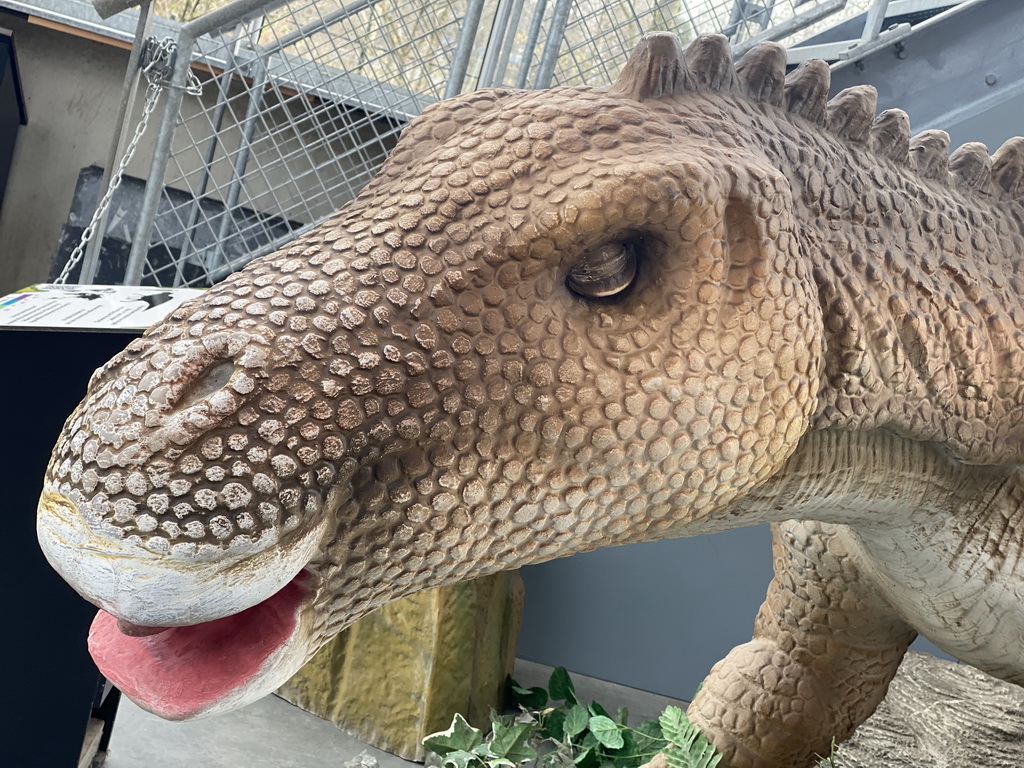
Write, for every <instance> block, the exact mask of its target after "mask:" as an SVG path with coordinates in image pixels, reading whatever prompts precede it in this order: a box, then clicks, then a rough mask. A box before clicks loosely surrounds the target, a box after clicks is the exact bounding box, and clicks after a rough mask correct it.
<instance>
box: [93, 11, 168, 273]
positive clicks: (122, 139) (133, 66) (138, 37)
mask: <svg viewBox="0 0 1024 768" xmlns="http://www.w3.org/2000/svg"><path fill="white" fill-rule="evenodd" d="M152 5H153V4H152V2H150V0H145V2H143V3H142V5H141V6H140V7H139V20H138V22H137V23H136V25H135V40H134V41H133V42H132V50H131V53H129V54H128V68H127V69H125V72H124V85H122V86H121V104H120V106H118V108H117V118H115V121H114V124H115V125H117V126H118V130H117V135H116V136H115V137H114V140H113V141H112V142H111V144H110V152H109V153H108V154H107V163H106V165H104V166H103V174H102V175H101V176H100V187H99V197H97V198H96V199H97V202H99V200H101V199H102V198H103V192H104V190H106V188H107V184H108V183H109V182H110V177H111V176H112V175H113V173H114V168H116V167H117V164H118V163H120V162H121V156H122V155H123V154H124V148H125V145H126V144H127V135H128V132H127V131H125V123H126V121H127V120H128V116H129V115H131V114H132V112H133V111H134V109H135V95H136V93H137V92H138V88H139V80H140V79H141V78H140V76H141V70H140V68H139V57H140V56H141V55H142V46H143V43H145V41H146V38H147V37H149V33H150V30H151V29H152V27H153V14H152V13H150V10H151V9H152ZM108 216H109V210H108V211H106V212H104V213H103V215H102V216H101V217H100V220H99V221H98V222H96V229H95V230H94V231H93V236H92V239H91V240H90V241H89V243H88V244H87V245H86V249H85V259H83V261H82V271H81V272H79V274H78V282H79V284H89V283H92V282H93V281H94V280H95V279H96V273H97V272H98V271H99V261H100V250H101V249H102V247H103V238H104V236H105V235H106V233H107V217H108Z"/></svg>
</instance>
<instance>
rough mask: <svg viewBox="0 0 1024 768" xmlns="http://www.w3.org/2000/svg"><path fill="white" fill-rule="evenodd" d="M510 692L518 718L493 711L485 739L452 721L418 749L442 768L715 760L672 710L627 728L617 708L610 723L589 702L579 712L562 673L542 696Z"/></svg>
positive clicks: (678, 767)
mask: <svg viewBox="0 0 1024 768" xmlns="http://www.w3.org/2000/svg"><path fill="white" fill-rule="evenodd" d="M510 692H511V698H512V701H513V702H514V703H515V704H516V705H517V706H518V707H519V713H518V714H515V715H498V714H497V713H495V712H493V711H492V712H491V726H492V732H491V734H490V735H489V736H488V737H487V738H484V736H483V734H482V733H481V732H480V731H479V730H478V729H476V728H473V727H472V726H470V725H469V723H467V722H466V721H465V720H464V719H463V718H462V716H461V715H456V716H455V719H454V720H452V725H451V727H450V728H449V729H448V730H447V731H442V732H440V733H435V734H433V735H431V736H428V737H427V738H425V739H424V740H423V745H424V746H425V747H426V748H427V749H429V750H430V751H431V752H435V753H437V754H438V755H441V757H442V758H443V759H442V767H443V768H518V766H521V765H523V764H524V763H527V762H531V761H534V762H535V766H536V768H638V766H640V765H642V764H643V763H646V762H648V761H650V760H651V759H652V758H653V757H654V756H655V755H656V754H657V753H658V752H663V753H664V754H665V757H666V758H667V759H668V762H669V765H670V766H671V768H715V766H716V765H718V762H719V761H720V760H721V759H722V757H721V755H719V754H717V753H716V752H715V750H714V747H712V745H711V744H710V743H709V742H708V740H707V739H706V738H705V737H704V736H703V734H701V732H700V731H699V730H698V729H697V727H696V726H694V725H693V724H692V723H690V721H689V719H687V717H686V715H685V714H684V713H683V711H682V710H680V709H679V708H678V707H668V708H667V709H666V710H665V711H664V712H663V713H662V715H661V718H660V721H654V720H647V721H645V722H643V723H640V725H638V726H637V727H636V728H630V727H629V724H628V722H629V712H628V711H627V710H626V709H625V708H624V707H623V708H620V709H618V710H617V711H616V713H615V719H614V720H613V719H612V717H611V715H609V714H608V711H607V710H606V709H605V708H604V707H602V706H601V705H600V704H598V703H597V702H596V701H595V702H592V703H591V704H590V706H589V707H585V706H583V705H582V704H580V703H579V701H578V699H577V698H576V689H575V687H574V686H573V683H572V680H571V679H570V678H569V673H568V672H566V671H565V669H564V668H562V667H559V668H557V669H555V670H554V671H553V672H552V673H551V678H550V680H549V682H548V690H545V689H543V688H540V687H535V688H523V687H522V686H520V685H519V684H518V683H516V682H515V681H514V680H513V681H511V684H510ZM559 701H560V702H563V703H562V704H557V703H554V702H559ZM549 702H550V706H549Z"/></svg>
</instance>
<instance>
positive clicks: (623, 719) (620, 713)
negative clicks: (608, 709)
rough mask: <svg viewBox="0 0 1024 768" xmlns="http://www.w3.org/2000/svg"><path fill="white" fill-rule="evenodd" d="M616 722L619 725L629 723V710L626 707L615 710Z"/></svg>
mask: <svg viewBox="0 0 1024 768" xmlns="http://www.w3.org/2000/svg"><path fill="white" fill-rule="evenodd" d="M615 722H616V723H618V724H619V725H627V726H628V725H629V710H628V709H626V707H619V708H618V709H617V710H615Z"/></svg>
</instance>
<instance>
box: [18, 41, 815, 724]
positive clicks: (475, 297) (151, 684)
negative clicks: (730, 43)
mask: <svg viewBox="0 0 1024 768" xmlns="http://www.w3.org/2000/svg"><path fill="white" fill-rule="evenodd" d="M758 51H759V52H755V53H757V55H758V56H760V57H761V59H764V60H765V61H767V62H769V63H768V64H767V65H764V66H761V68H760V70H758V71H759V72H760V74H757V75H756V76H755V75H748V76H747V78H746V79H744V80H742V82H741V81H740V80H739V79H738V76H737V74H736V71H735V70H734V69H733V67H732V63H731V58H730V54H729V51H728V49H727V47H725V46H724V43H723V41H722V39H721V38H715V37H712V38H701V39H699V40H698V41H697V42H696V43H694V45H693V46H691V48H690V49H689V51H688V52H687V53H686V54H684V53H683V52H682V51H681V50H680V49H679V45H678V43H677V42H676V40H675V38H674V37H671V36H667V35H655V36H651V37H648V38H647V39H645V41H644V42H643V43H642V44H641V45H640V46H639V47H638V49H637V50H636V51H635V52H634V54H633V57H632V59H631V60H630V63H629V64H628V65H627V67H626V69H625V71H624V72H623V75H622V77H620V79H619V81H618V82H617V83H616V84H615V85H613V86H611V87H609V88H598V89H591V88H561V89H555V90H551V91H544V92H519V91H502V90H499V91H484V92H479V93H475V94H472V95H469V96H465V97H461V98H459V99H455V100H452V101H448V102H443V103H441V104H438V105H435V106H434V107H432V108H430V109H428V110H427V111H426V112H425V113H424V115H423V116H421V117H420V118H419V119H417V120H416V121H414V122H413V123H412V124H411V125H410V126H409V127H408V129H407V130H406V132H405V134H404V135H403V138H402V140H401V142H400V143H399V145H398V147H397V148H396V150H395V152H394V153H393V155H392V157H391V158H390V160H389V161H388V163H387V164H386V165H385V167H384V168H383V169H382V172H381V173H380V175H379V176H378V177H377V178H376V179H375V180H374V181H373V182H372V183H371V185H370V186H369V187H367V189H366V190H364V192H363V193H362V194H361V195H360V196H359V197H358V198H357V199H356V200H354V201H353V202H352V203H351V204H349V205H348V206H347V207H346V208H344V209H343V210H342V211H340V212H339V213H338V214H337V215H335V216H334V217H333V218H331V219H330V220H329V221H327V222H326V223H324V224H323V225H322V226H320V227H319V228H318V229H316V230H314V231H312V232H311V233H309V234H307V235H305V236H303V237H302V238H301V239H300V240H298V241H297V242H296V243H294V244H293V245H291V246H290V247H288V248H286V249H285V250H283V251H281V252H279V253H277V254H274V255H272V256H269V257H267V258H264V259H260V260H258V261H256V262H253V263H252V264H251V265H249V266H248V267H247V268H246V269H245V270H243V271H242V272H240V273H237V274H235V275H233V276H232V277H230V278H228V279H227V280H226V281H224V282H223V283H221V284H219V285H217V286H215V287H214V288H212V289H210V290H209V291H208V292H207V293H206V294H205V295H204V296H203V297H201V298H200V299H198V300H196V301H193V302H192V303H190V304H188V305H185V306H183V307H182V308H180V309H178V310H176V311H175V312H174V313H173V314H172V315H171V316H170V317H169V318H168V319H167V320H166V321H165V322H163V323H161V324H159V325H157V326H155V327H153V328H152V329H151V330H150V331H149V332H147V333H146V335H145V336H144V337H143V338H141V339H139V340H137V341H134V342H133V343H132V344H130V345H129V346H128V348H127V349H126V350H125V351H124V352H122V353H121V354H119V355H118V356H117V357H116V358H114V360H112V361H111V362H110V363H109V364H107V365H106V366H105V367H104V368H102V369H100V370H99V371H97V373H96V374H95V376H94V377H93V379H92V381H91V383H90V385H89V390H88V393H87V396H86V399H85V401H84V402H83V403H82V405H81V406H80V407H79V408H78V410H77V411H76V412H75V413H74V414H73V415H72V416H71V418H70V419H69V420H68V422H67V424H66V426H65V428H64V432H63V434H62V436H61V437H60V440H59V443H58V445H57V447H56V449H55V451H54V454H53V458H52V461H51V464H50V467H49V471H48V475H47V477H46V481H45V489H44V492H43V496H42V499H41V502H40V507H39V525H38V528H39V538H40V542H41V544H42V547H43V549H44V551H45V552H46V554H47V557H48V558H49V559H50V562H51V563H52V564H53V565H54V567H56V568H57V570H58V571H60V572H61V574H62V575H63V576H64V577H65V578H66V579H67V580H68V581H69V582H71V584H72V585H74V586H75V588H76V589H77V590H78V591H79V592H80V593H81V594H82V595H84V596H85V597H86V598H87V599H89V600H91V601H92V602H94V603H95V604H97V605H98V606H99V607H100V608H101V609H102V611H101V613H100V614H99V616H98V618H97V619H96V622H95V624H94V626H93V630H92V633H91V640H90V643H91V649H92V652H93V655H94V657H95V658H96V659H97V661H98V663H99V666H100V668H101V669H102V670H103V671H104V673H105V674H107V676H108V677H110V678H111V679H113V680H114V681H115V682H116V683H117V684H118V685H119V686H120V687H121V688H122V689H123V690H125V692H126V693H128V695H129V696H131V697H132V698H133V699H135V700H136V701H137V702H139V703H140V704H141V705H142V706H144V707H146V708H148V709H150V710H152V711H155V712H157V713H158V714H161V715H164V716H166V717H175V718H185V717H194V716H198V715H203V714H210V713H214V712H219V711H223V710H226V709H230V708H232V707H234V706H238V705H240V704H243V703H246V702H248V701H251V700H253V699H255V698H256V697H258V696H261V695H263V694H265V693H266V692H268V691H270V690H272V689H273V688H274V687H276V686H277V685H279V684H281V683H283V682H284V681H285V680H286V679H287V678H288V677H289V676H290V675H291V674H292V673H293V672H294V671H295V670H296V669H297V668H298V667H299V666H300V665H301V664H302V663H304V662H305V661H306V660H307V659H308V658H309V657H310V656H311V655H312V653H313V652H314V651H315V650H316V649H317V648H318V647H319V646H320V645H321V644H322V643H323V642H325V641H326V639H328V638H329V637H330V636H332V635H333V634H335V633H337V632H338V631H340V630H341V629H342V628H343V627H344V626H346V625H347V624H349V623H350V622H351V621H353V620H354V619H356V618H358V617H360V616H361V615H364V614H365V613H367V612H368V611H370V610H372V609H374V608H375V607H378V606H380V605H382V604H384V603H386V602H388V601H391V600H394V599H396V598H398V597H401V596H403V595H406V594H409V593H411V592H414V591H417V590H419V589H423V588H427V587H433V586H440V585H443V584H448V583H452V582H455V581H459V580H462V579H467V578H472V577H475V576H479V575H483V574H485V573H488V572H493V571H497V570H500V569H506V568H513V567H517V566H520V565H525V564H528V563H532V562H539V561H543V560H546V559H550V558H553V557H558V556H562V555H568V554H571V553H573V552H578V551H582V550H587V549H593V548H595V547H599V546H606V545H611V544H619V543H626V542H633V541H641V540H650V539H655V538H662V537H666V536H678V535H689V534H692V533H697V532H705V531H711V530H717V529H722V528H728V527H735V526H738V525H742V524H746V523H750V522H755V521H753V520H744V519H740V518H738V517H736V516H735V515H734V514H732V513H730V512H729V511H728V509H727V508H728V505H729V503H730V501H733V500H734V499H736V498H737V497H739V496H742V495H743V494H744V493H746V492H747V491H748V490H749V489H751V488H753V487H755V486H756V485H757V484H758V483H759V482H761V481H762V480H763V479H764V478H766V477H768V476H770V475H771V474H772V473H773V472H775V471H776V470H777V468H778V467H779V466H780V465H781V464H782V463H783V462H784V460H785V459H786V458H787V456H788V455H789V454H790V453H791V452H792V451H793V450H794V449H795V447H796V444H797V440H798V439H799V437H800V436H801V434H802V433H803V432H804V430H805V429H806V426H807V421H808V418H809V414H810V413H811V412H812V410H813V408H814V399H815V393H816V381H817V378H818V376H819V369H820V357H821V353H820V350H819V349H818V346H817V345H818V342H817V341H816V339H817V338H818V337H819V335H820V334H819V325H820V319H818V316H817V315H816V311H817V310H816V303H815V300H814V297H813V295H812V292H811V291H812V289H811V288H810V287H809V283H810V281H809V279H808V276H807V275H806V274H805V269H806V267H805V264H804V262H803V260H802V258H801V255H800V253H799V252H798V250H797V242H796V238H795V237H794V236H793V231H792V230H793V225H792V223H791V220H790V211H789V208H790V201H789V197H788V195H789V191H788V185H787V182H786V180H785V179H784V178H783V177H782V176H781V174H780V173H779V172H778V171H777V170H775V169H774V168H773V167H772V166H771V165H770V164H769V163H768V162H767V161H766V159H765V156H764V154H763V153H762V152H761V151H760V150H759V149H758V148H757V146H756V141H754V140H751V139H749V138H748V137H747V134H750V133H751V131H750V130H747V128H750V125H754V124H755V117H747V118H745V119H746V120H747V121H748V122H749V123H750V125H748V126H746V128H744V127H743V126H739V127H738V126H737V125H736V120H737V115H739V114H745V113H746V112H747V111H749V109H750V107H749V105H750V104H754V103H755V102H754V101H750V100H748V97H747V96H744V95H742V94H741V92H740V91H741V90H743V89H746V90H747V91H748V92H753V91H757V92H761V91H763V90H764V89H765V88H766V86H765V81H766V80H767V79H769V78H773V77H777V78H778V80H779V82H781V77H782V75H781V70H782V67H783V61H784V59H782V60H780V59H779V56H778V50H777V49H776V48H774V47H771V46H769V47H767V48H762V49H758ZM773 61H774V63H772V62H773ZM757 109H772V108H771V107H768V106H757Z"/></svg>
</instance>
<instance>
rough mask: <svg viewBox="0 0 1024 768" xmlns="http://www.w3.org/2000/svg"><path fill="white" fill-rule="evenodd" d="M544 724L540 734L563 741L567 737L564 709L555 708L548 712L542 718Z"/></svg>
mask: <svg viewBox="0 0 1024 768" xmlns="http://www.w3.org/2000/svg"><path fill="white" fill-rule="evenodd" d="M542 723H543V726H542V727H541V729H540V735H541V736H543V737H545V738H548V739H554V740H555V741H561V740H562V739H564V738H565V710H564V709H553V710H551V712H549V713H548V714H546V715H544V717H543V719H542Z"/></svg>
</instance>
